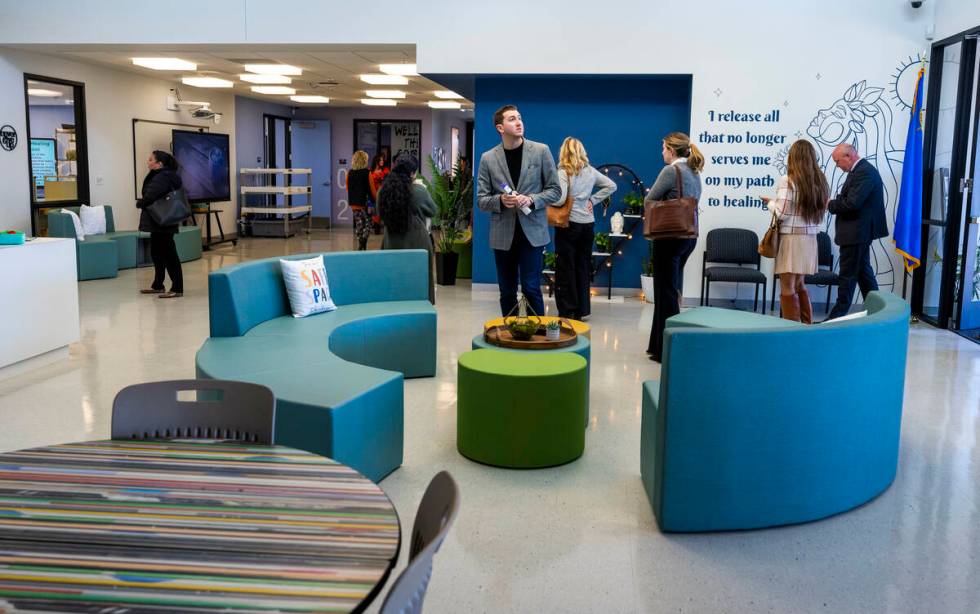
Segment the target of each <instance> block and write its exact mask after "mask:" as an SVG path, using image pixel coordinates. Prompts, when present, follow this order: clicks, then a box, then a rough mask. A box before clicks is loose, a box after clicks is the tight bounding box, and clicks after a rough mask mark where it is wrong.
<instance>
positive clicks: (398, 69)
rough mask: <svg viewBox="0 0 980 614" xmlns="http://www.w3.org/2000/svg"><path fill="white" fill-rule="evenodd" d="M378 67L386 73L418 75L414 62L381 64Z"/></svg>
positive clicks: (407, 75) (408, 75) (406, 75)
mask: <svg viewBox="0 0 980 614" xmlns="http://www.w3.org/2000/svg"><path fill="white" fill-rule="evenodd" d="M378 69H379V70H381V72H383V73H385V74H386V75H402V76H405V77H417V76H419V73H418V70H417V67H416V65H415V64H381V65H380V66H378Z"/></svg>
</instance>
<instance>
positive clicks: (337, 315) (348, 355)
mask: <svg viewBox="0 0 980 614" xmlns="http://www.w3.org/2000/svg"><path fill="white" fill-rule="evenodd" d="M316 255H318V254H304V255H293V256H288V258H289V259H291V260H299V259H304V258H310V257H315V256H316ZM323 261H324V265H325V267H326V270H327V279H328V283H329V285H330V295H331V298H332V299H333V301H334V302H335V303H336V304H337V307H338V308H337V310H336V311H331V312H327V313H321V314H315V315H311V316H307V317H305V318H294V317H293V316H292V312H291V311H290V307H289V299H288V297H287V295H286V289H285V286H284V284H283V280H282V274H281V272H280V265H279V259H278V258H268V259H264V260H253V261H250V262H245V263H241V264H236V265H233V266H229V267H225V268H222V269H220V270H218V271H215V272H213V273H211V274H210V275H209V276H208V294H209V298H210V307H209V310H210V318H211V337H210V338H209V339H208V340H207V341H205V343H204V345H203V346H202V347H201V349H200V350H199V351H198V352H197V358H196V367H197V375H198V377H199V378H212V379H230V380H237V381H244V382H253V383H257V384H263V385H265V386H268V387H269V388H271V389H272V391H273V392H274V393H275V395H276V443H278V444H282V445H287V446H292V447H295V448H299V449H302V450H307V451H310V452H313V453H316V454H322V455H325V456H329V457H330V458H333V459H336V460H338V461H340V462H342V463H344V464H347V465H349V466H351V467H353V468H355V469H357V470H358V471H360V472H361V473H363V474H364V475H366V476H367V477H368V478H370V479H371V480H373V481H375V482H378V481H380V480H381V479H382V478H384V477H385V476H386V475H388V474H389V473H391V472H392V471H394V470H395V469H397V468H398V467H399V466H400V465H401V463H402V450H403V433H404V416H403V413H404V378H406V377H431V376H433V375H435V372H436V311H435V308H434V307H433V306H432V304H431V303H430V302H429V301H428V296H429V285H428V266H429V260H428V253H427V252H426V251H424V250H390V251H367V252H333V253H325V254H323Z"/></svg>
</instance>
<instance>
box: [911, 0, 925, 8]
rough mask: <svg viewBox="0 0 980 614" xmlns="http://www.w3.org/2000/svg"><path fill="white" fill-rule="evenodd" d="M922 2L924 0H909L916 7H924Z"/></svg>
mask: <svg viewBox="0 0 980 614" xmlns="http://www.w3.org/2000/svg"><path fill="white" fill-rule="evenodd" d="M922 2H923V0H909V4H911V5H912V8H914V9H918V8H922Z"/></svg>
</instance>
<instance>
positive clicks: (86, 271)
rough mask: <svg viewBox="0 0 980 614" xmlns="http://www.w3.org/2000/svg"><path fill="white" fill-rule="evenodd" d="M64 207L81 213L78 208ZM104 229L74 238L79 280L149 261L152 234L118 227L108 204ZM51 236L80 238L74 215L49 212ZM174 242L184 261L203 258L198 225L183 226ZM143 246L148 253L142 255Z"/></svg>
mask: <svg viewBox="0 0 980 614" xmlns="http://www.w3.org/2000/svg"><path fill="white" fill-rule="evenodd" d="M64 208H65V209H68V210H69V211H74V212H75V215H78V210H79V208H78V207H64ZM105 228H106V232H105V234H99V235H88V236H86V237H85V240H84V241H78V240H76V241H75V256H76V258H75V260H76V263H77V268H78V280H79V281H86V280H89V279H105V278H109V277H116V276H117V275H118V274H119V271H121V270H123V269H132V268H136V267H137V266H139V265H140V264H141V261H142V260H147V261H149V239H150V233H148V232H140V231H138V230H116V223H115V218H114V217H113V214H112V207H111V206H109V205H106V206H105ZM48 236H49V237H60V238H64V239H77V235H76V234H75V225H74V224H73V223H72V221H71V217H69V216H68V215H67V214H65V213H62V212H61V209H58V210H53V211H49V212H48ZM141 239H142V240H143V245H142V246H141V244H140V240H141ZM174 243H175V244H176V245H177V255H178V257H179V258H180V261H181V262H188V261H190V260H197V259H198V258H200V257H201V229H200V228H198V227H197V226H181V227H180V229H179V231H178V233H177V234H176V235H175V236H174ZM141 248H142V251H144V252H146V253H145V254H142V255H141Z"/></svg>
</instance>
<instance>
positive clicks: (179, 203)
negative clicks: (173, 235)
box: [146, 188, 191, 226]
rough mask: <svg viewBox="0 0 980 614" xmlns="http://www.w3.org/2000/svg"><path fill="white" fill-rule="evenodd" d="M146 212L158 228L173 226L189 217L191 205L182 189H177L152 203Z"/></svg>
mask: <svg viewBox="0 0 980 614" xmlns="http://www.w3.org/2000/svg"><path fill="white" fill-rule="evenodd" d="M146 211H147V212H148V213H149V214H150V217H151V218H152V219H153V221H154V223H156V224H157V225H158V226H175V225H177V224H179V223H181V222H183V221H184V220H186V219H187V218H189V217H190V216H191V205H190V203H188V202H187V194H186V193H185V192H184V188H178V189H176V190H173V191H172V192H169V193H168V194H167V195H166V196H161V197H160V198H158V199H156V200H155V201H153V203H152V204H151V205H150V206H148V207H147V208H146Z"/></svg>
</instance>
